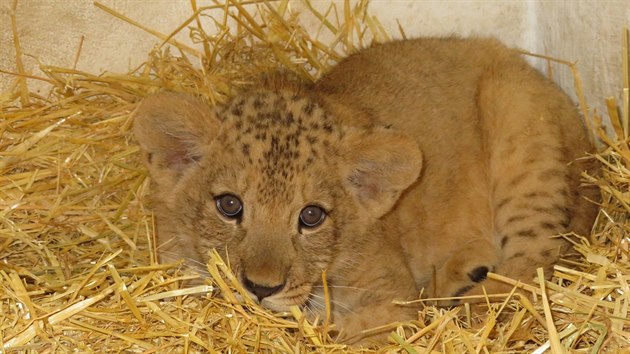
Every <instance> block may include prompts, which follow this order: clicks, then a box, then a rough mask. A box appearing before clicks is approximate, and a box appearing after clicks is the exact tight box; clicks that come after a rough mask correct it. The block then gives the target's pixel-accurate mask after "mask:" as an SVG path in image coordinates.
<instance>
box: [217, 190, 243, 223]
mask: <svg viewBox="0 0 630 354" xmlns="http://www.w3.org/2000/svg"><path fill="white" fill-rule="evenodd" d="M217 209H218V210H219V211H220V212H221V214H223V215H225V216H226V217H228V218H235V217H238V216H239V215H240V214H241V211H242V210H243V204H242V203H241V201H240V199H238V198H237V197H235V196H233V195H231V194H225V195H222V196H220V197H218V198H217Z"/></svg>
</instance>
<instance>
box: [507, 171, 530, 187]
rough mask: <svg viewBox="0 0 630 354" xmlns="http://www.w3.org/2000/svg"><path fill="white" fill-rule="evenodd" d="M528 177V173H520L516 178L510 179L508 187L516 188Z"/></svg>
mask: <svg viewBox="0 0 630 354" xmlns="http://www.w3.org/2000/svg"><path fill="white" fill-rule="evenodd" d="M528 176H529V171H524V172H521V173H520V174H519V175H518V176H516V177H514V178H512V180H510V182H509V186H510V187H516V186H518V185H519V184H521V182H523V181H524V180H525V179H526V178H527V177H528Z"/></svg>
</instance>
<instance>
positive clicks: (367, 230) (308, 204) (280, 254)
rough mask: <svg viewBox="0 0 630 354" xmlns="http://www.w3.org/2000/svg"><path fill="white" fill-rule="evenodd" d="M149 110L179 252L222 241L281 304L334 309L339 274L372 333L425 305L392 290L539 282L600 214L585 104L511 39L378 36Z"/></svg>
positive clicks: (145, 138)
mask: <svg viewBox="0 0 630 354" xmlns="http://www.w3.org/2000/svg"><path fill="white" fill-rule="evenodd" d="M135 119H136V121H135V127H134V130H135V135H136V137H137V139H138V141H139V142H140V145H141V147H142V149H143V150H144V151H145V152H146V165H147V167H148V169H149V171H150V175H151V178H152V180H153V193H154V195H153V199H154V201H155V214H156V216H157V222H158V235H159V242H160V246H159V247H160V248H159V249H160V252H161V256H162V258H163V259H169V260H173V259H181V258H185V259H188V260H190V261H192V262H197V263H205V262H206V261H207V259H208V251H209V250H211V249H213V248H216V249H217V250H219V251H220V252H222V253H223V255H224V256H225V257H227V258H229V261H230V264H231V265H232V268H233V270H234V272H235V273H236V275H237V276H238V278H239V279H240V281H241V282H242V284H243V285H244V287H245V288H246V289H247V290H248V291H249V292H250V293H251V296H252V297H253V298H255V299H258V300H259V301H260V302H261V304H262V305H264V306H266V307H268V308H270V309H273V310H278V311H282V310H286V309H288V307H289V306H291V305H304V306H306V307H307V308H308V309H310V310H312V311H314V312H316V313H317V312H319V311H321V310H322V308H323V302H324V301H323V298H322V285H321V284H322V282H321V277H322V271H323V270H326V274H327V276H328V284H329V287H330V289H331V300H332V311H333V320H334V322H335V324H336V326H337V328H338V329H339V330H340V331H342V333H344V334H345V335H346V336H353V335H357V336H355V337H354V338H355V339H356V338H357V337H360V334H361V331H362V330H365V329H369V328H371V327H374V326H378V325H382V324H386V323H389V322H392V321H396V320H405V319H412V318H414V317H415V316H416V313H415V309H413V308H410V307H402V306H397V305H394V304H392V300H409V299H413V298H417V296H418V294H419V291H420V290H421V289H424V293H425V294H429V295H430V296H440V297H452V296H460V295H466V294H475V293H480V292H481V290H480V287H481V286H482V285H483V286H485V287H486V289H488V291H489V292H493V291H502V290H503V289H501V286H500V285H499V284H493V283H492V282H490V281H489V280H487V279H486V274H487V272H488V271H493V272H497V273H501V274H504V275H507V276H509V277H512V278H515V279H520V280H522V281H531V279H532V277H533V276H534V273H535V269H536V268H537V267H546V269H547V270H549V267H550V266H551V265H552V264H553V263H554V262H555V261H556V260H557V258H558V255H559V254H560V253H561V252H562V251H564V250H565V249H566V248H567V243H566V242H565V241H564V240H563V239H560V238H550V237H551V236H553V235H557V234H559V233H563V232H568V231H569V230H574V231H576V232H578V233H582V234H583V233H586V232H587V231H588V227H589V226H590V225H591V223H592V220H593V218H594V212H595V206H594V205H591V204H590V203H589V202H587V201H586V200H585V198H583V196H584V195H589V196H590V197H591V198H595V193H596V191H594V190H586V189H584V190H582V189H580V188H578V185H579V181H578V180H579V173H580V171H582V170H584V169H588V168H590V167H589V166H586V165H583V162H578V161H574V162H573V163H571V162H572V161H573V160H574V159H575V158H577V157H580V156H582V155H583V154H585V153H586V152H587V151H589V150H591V146H590V145H589V141H588V139H587V137H586V134H585V131H584V129H582V127H581V125H580V117H579V115H578V113H577V112H576V110H575V109H574V106H573V104H572V103H571V101H570V100H569V98H567V96H566V95H565V94H564V93H562V92H561V90H560V89H559V88H558V87H556V85H554V84H553V83H552V82H550V81H548V80H546V79H545V78H544V77H543V76H542V75H540V74H539V73H538V72H537V71H536V70H534V69H533V68H531V67H530V66H529V65H527V64H526V63H525V61H524V60H523V59H522V58H521V57H520V55H519V54H518V53H517V52H516V51H514V50H511V49H508V48H506V47H504V46H503V45H501V44H500V43H498V42H497V41H495V40H490V39H455V38H449V39H416V40H405V41H399V42H392V43H387V44H379V45H374V46H372V47H371V48H368V49H365V50H363V51H361V52H359V53H357V54H354V55H351V56H350V57H348V58H347V59H345V60H343V61H342V62H341V63H339V64H338V65H337V66H336V67H335V68H333V69H332V70H331V71H330V72H329V73H328V74H326V75H324V77H322V78H321V79H320V80H319V81H317V82H315V83H314V84H311V83H300V82H297V81H296V80H295V79H293V78H291V77H282V76H275V77H274V76H271V77H268V78H267V79H265V80H263V81H262V83H261V84H260V85H258V86H257V87H255V88H253V89H251V90H250V91H248V92H245V93H243V94H241V95H238V96H236V97H234V98H233V99H232V100H231V101H230V102H229V103H228V104H226V105H224V106H221V107H214V108H211V107H209V106H208V104H206V103H205V102H204V101H203V100H201V99H198V98H194V97H188V96H184V95H180V94H175V93H159V94H157V95H154V96H152V97H149V98H147V99H146V100H144V102H142V104H141V105H140V107H139V109H138V110H137V112H136V115H135ZM547 274H549V272H547ZM447 303H448V302H447ZM346 338H348V337H346Z"/></svg>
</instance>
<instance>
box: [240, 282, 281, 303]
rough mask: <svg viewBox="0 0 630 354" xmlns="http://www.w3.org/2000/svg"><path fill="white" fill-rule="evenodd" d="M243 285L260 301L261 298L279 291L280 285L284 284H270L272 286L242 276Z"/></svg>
mask: <svg viewBox="0 0 630 354" xmlns="http://www.w3.org/2000/svg"><path fill="white" fill-rule="evenodd" d="M243 285H244V286H245V288H247V290H249V291H250V292H251V293H252V294H254V295H256V297H257V298H258V301H262V299H264V298H266V297H268V296H271V295H273V294H275V293H277V292H278V291H280V289H282V287H284V284H280V285H277V286H272V287H269V286H263V285H258V284H255V283H254V282H252V281H251V280H249V279H247V278H246V277H243Z"/></svg>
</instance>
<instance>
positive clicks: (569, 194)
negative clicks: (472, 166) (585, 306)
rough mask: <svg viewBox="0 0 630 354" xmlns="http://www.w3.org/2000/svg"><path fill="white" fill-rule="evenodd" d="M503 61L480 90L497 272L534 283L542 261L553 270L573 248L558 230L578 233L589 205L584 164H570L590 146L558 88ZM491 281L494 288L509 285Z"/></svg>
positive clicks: (547, 269)
mask: <svg viewBox="0 0 630 354" xmlns="http://www.w3.org/2000/svg"><path fill="white" fill-rule="evenodd" d="M498 61H499V64H497V65H496V66H495V67H493V68H492V69H491V70H488V72H487V73H486V75H485V77H484V78H483V79H482V81H481V84H480V86H479V96H478V107H479V109H480V115H481V118H482V122H483V123H482V124H483V125H484V128H485V134H486V139H485V140H486V144H487V146H486V147H487V150H488V152H489V169H490V178H491V202H492V205H493V210H494V243H495V245H496V247H497V249H498V250H499V254H500V259H499V263H498V265H497V267H496V269H495V272H496V273H499V274H503V275H506V276H508V277H511V278H514V279H516V280H521V281H524V282H531V280H532V278H533V277H534V275H535V273H536V269H537V268H539V267H543V268H544V270H545V274H546V275H547V276H551V272H552V268H553V264H554V263H555V262H556V261H557V260H558V258H559V255H560V254H562V253H563V252H565V251H566V250H567V249H568V248H569V243H568V242H567V241H566V240H564V239H563V238H561V237H554V236H557V235H559V234H561V233H566V232H569V231H571V230H570V226H571V225H572V224H573V220H572V218H573V216H574V215H575V214H580V215H585V214H584V213H581V210H577V209H576V205H578V206H579V207H583V206H584V203H581V202H578V200H579V199H578V198H580V196H579V193H578V190H577V188H578V183H579V178H580V177H579V170H578V168H577V167H576V166H572V165H571V164H570V163H571V162H572V161H573V160H574V159H575V158H576V157H579V156H582V155H583V154H584V153H585V152H586V151H588V150H590V144H589V142H588V139H587V138H586V135H585V133H584V129H583V128H582V127H580V117H579V115H578V114H577V112H576V110H575V108H574V107H573V104H572V103H571V102H570V100H569V99H568V97H567V96H566V95H565V94H564V93H562V92H561V91H560V89H559V88H557V87H556V86H555V85H554V84H553V83H551V82H548V81H547V80H545V79H544V78H543V77H542V76H541V75H540V74H539V73H538V72H536V71H535V70H534V69H532V68H531V67H529V66H528V65H526V64H525V63H524V62H522V61H521V60H520V59H518V58H512V57H508V58H501V59H498ZM586 214H588V213H586ZM588 222H590V221H586V223H588ZM484 283H486V284H484ZM484 283H482V285H487V287H488V288H489V290H490V292H495V291H502V290H506V288H509V287H507V286H501V285H500V284H493V283H492V282H484ZM473 292H476V293H479V292H480V290H479V289H474V290H473Z"/></svg>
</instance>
